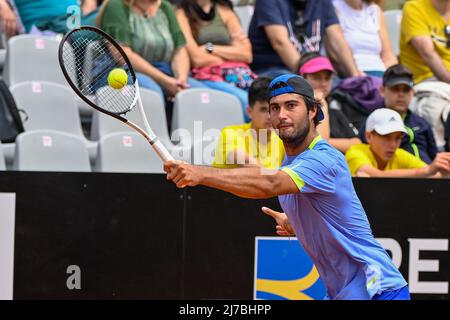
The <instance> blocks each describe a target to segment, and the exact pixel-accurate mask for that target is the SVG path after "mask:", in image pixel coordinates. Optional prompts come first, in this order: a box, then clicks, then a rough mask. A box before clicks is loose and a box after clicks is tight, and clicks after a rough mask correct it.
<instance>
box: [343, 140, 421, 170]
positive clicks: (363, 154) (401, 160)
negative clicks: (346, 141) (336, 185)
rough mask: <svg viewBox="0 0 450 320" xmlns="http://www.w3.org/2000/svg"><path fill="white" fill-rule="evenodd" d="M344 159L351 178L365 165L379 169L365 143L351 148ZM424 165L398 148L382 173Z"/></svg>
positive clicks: (368, 146)
mask: <svg viewBox="0 0 450 320" xmlns="http://www.w3.org/2000/svg"><path fill="white" fill-rule="evenodd" d="M345 159H346V160H347V163H348V167H349V169H350V172H351V174H352V176H355V175H356V172H357V171H358V170H359V168H361V167H362V166H363V165H366V164H369V165H371V166H373V167H374V168H377V169H380V168H378V163H377V161H376V160H375V156H374V155H373V153H372V150H370V145H368V144H365V143H361V144H355V145H353V146H351V147H350V149H348V150H347V153H346V154H345ZM426 165H427V164H426V163H425V162H423V161H422V160H420V159H419V158H417V157H415V156H413V155H412V154H411V153H409V152H407V151H405V150H403V149H400V148H398V149H397V151H395V154H394V157H393V158H392V159H391V160H390V161H389V162H388V163H387V165H386V168H385V169H384V171H388V170H395V169H415V168H422V167H425V166H426Z"/></svg>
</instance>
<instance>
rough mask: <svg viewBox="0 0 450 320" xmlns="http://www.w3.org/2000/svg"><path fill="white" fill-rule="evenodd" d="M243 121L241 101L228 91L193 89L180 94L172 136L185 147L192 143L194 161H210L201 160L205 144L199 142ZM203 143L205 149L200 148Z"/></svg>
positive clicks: (175, 105) (178, 95) (175, 109)
mask: <svg viewBox="0 0 450 320" xmlns="http://www.w3.org/2000/svg"><path fill="white" fill-rule="evenodd" d="M241 123H244V118H243V115H242V107H241V104H240V102H239V100H238V99H237V98H236V97H235V96H233V95H230V94H228V93H224V92H220V91H216V90H210V89H190V90H185V91H182V92H180V93H178V94H177V96H176V98H175V103H174V110H173V117H172V139H173V140H178V141H180V145H182V146H189V145H190V146H193V148H192V157H193V158H192V159H193V162H194V163H195V164H209V162H210V161H208V159H209V158H210V157H209V156H208V157H207V159H201V158H199V155H201V154H203V147H205V144H203V143H201V142H199V141H206V143H208V141H210V140H211V139H217V138H218V135H219V134H220V130H221V129H222V128H223V127H225V126H229V125H235V124H241ZM199 146H202V150H198V149H196V148H198V147H199Z"/></svg>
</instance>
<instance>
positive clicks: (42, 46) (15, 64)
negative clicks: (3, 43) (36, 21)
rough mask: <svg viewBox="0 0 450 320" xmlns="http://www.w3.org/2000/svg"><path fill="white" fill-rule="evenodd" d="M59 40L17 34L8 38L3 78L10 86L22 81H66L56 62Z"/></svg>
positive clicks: (65, 83)
mask: <svg viewBox="0 0 450 320" xmlns="http://www.w3.org/2000/svg"><path fill="white" fill-rule="evenodd" d="M58 46H59V41H58V40H56V39H54V38H51V37H39V36H36V35H29V34H25V35H19V36H15V37H12V38H10V39H9V40H8V45H7V52H6V59H5V67H4V72H3V78H4V80H5V82H6V83H7V84H8V85H9V86H12V85H14V84H16V83H19V82H23V81H49V82H55V83H59V84H63V85H67V82H66V80H65V78H64V76H63V74H62V71H61V69H60V67H59V63H58Z"/></svg>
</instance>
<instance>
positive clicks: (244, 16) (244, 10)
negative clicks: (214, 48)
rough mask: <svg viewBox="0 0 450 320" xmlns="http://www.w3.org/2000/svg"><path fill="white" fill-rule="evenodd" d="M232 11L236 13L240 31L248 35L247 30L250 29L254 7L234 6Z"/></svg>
mask: <svg viewBox="0 0 450 320" xmlns="http://www.w3.org/2000/svg"><path fill="white" fill-rule="evenodd" d="M234 11H235V12H236V14H237V16H238V17H239V20H240V22H241V26H242V30H244V32H245V34H248V28H249V27H250V21H251V20H252V16H253V12H254V11H255V7H254V6H252V5H246V6H235V7H234Z"/></svg>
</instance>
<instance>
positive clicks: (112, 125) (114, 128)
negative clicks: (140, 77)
mask: <svg viewBox="0 0 450 320" xmlns="http://www.w3.org/2000/svg"><path fill="white" fill-rule="evenodd" d="M102 90H104V89H99V91H98V94H101V92H102ZM140 92H141V99H142V104H143V106H144V111H145V114H146V116H147V119H148V122H149V124H150V126H151V128H152V130H153V131H154V132H155V134H156V135H157V136H158V137H159V139H160V140H161V142H162V143H163V144H164V145H165V146H166V148H167V149H169V151H171V153H172V154H173V156H174V157H175V158H176V159H182V160H185V161H190V156H191V150H190V146H188V147H184V146H176V145H174V144H173V143H172V141H171V140H170V137H169V131H168V129H167V120H166V111H165V108H164V102H163V101H162V99H161V97H160V96H159V95H158V94H157V93H155V92H153V91H151V90H148V89H143V88H141V89H140ZM124 117H126V118H127V119H129V120H131V121H132V122H134V123H136V124H137V125H138V126H140V127H141V128H143V129H145V127H144V123H143V122H142V120H141V115H140V112H139V110H138V107H137V106H135V107H134V108H133V109H132V110H131V111H130V112H129V113H127V114H126V115H124ZM114 132H135V131H134V130H133V129H131V128H130V127H129V126H127V125H126V124H124V123H122V122H120V121H118V120H116V119H114V118H112V117H110V116H108V115H105V114H103V113H101V112H98V111H95V110H94V114H93V116H92V127H91V140H94V141H96V140H100V139H101V138H103V137H104V136H106V135H108V134H110V133H114Z"/></svg>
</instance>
